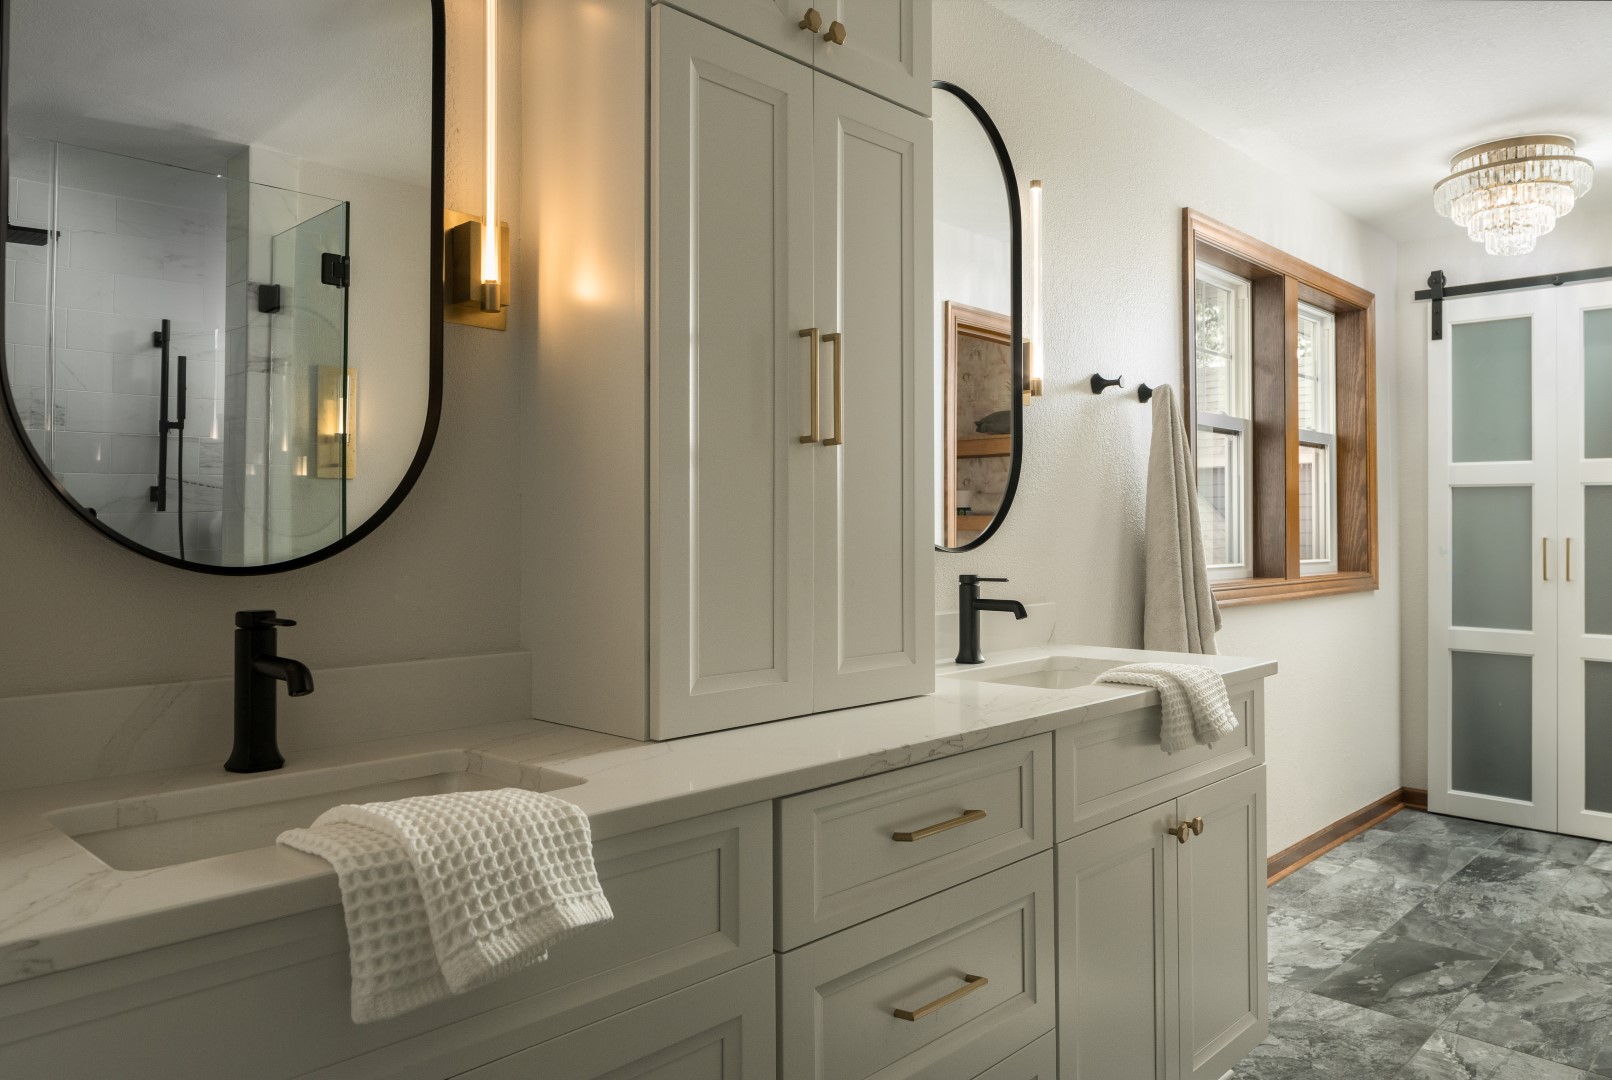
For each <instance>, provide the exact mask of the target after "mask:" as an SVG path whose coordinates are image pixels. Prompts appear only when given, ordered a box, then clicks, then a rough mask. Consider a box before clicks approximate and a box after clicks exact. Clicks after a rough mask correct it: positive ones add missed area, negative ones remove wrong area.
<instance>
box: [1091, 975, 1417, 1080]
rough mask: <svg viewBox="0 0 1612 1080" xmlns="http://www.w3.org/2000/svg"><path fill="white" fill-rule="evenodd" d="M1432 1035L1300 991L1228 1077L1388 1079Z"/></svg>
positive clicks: (1241, 1079)
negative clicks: (1296, 997) (1265, 1035)
mask: <svg viewBox="0 0 1612 1080" xmlns="http://www.w3.org/2000/svg"><path fill="white" fill-rule="evenodd" d="M1432 1033H1433V1031H1432V1028H1430V1027H1429V1026H1428V1025H1426V1024H1416V1023H1412V1022H1410V1021H1408V1020H1401V1019H1399V1018H1398V1017H1395V1016H1388V1015H1385V1014H1383V1013H1378V1012H1372V1011H1371V1010H1369V1009H1361V1008H1358V1007H1356V1006H1354V1005H1350V1004H1349V1003H1347V1002H1344V1001H1334V1000H1332V999H1331V998H1324V997H1318V996H1316V995H1314V994H1301V995H1300V996H1299V998H1298V999H1297V1000H1295V1001H1294V1002H1293V1003H1292V1004H1290V1005H1288V1006H1287V1007H1286V1008H1285V1009H1283V1010H1282V1012H1281V1015H1279V1016H1277V1017H1275V1018H1274V1019H1273V1020H1272V1021H1271V1033H1270V1037H1269V1038H1267V1039H1266V1040H1265V1041H1264V1042H1263V1043H1261V1044H1260V1045H1259V1046H1257V1047H1255V1048H1254V1051H1253V1053H1251V1054H1249V1055H1248V1057H1246V1058H1244V1059H1243V1061H1242V1062H1241V1063H1240V1064H1239V1065H1238V1066H1237V1067H1236V1068H1235V1069H1234V1070H1232V1075H1233V1076H1234V1077H1237V1080H1299V1078H1301V1077H1302V1078H1306V1080H1375V1078H1378V1077H1392V1076H1394V1075H1396V1074H1397V1073H1398V1072H1399V1070H1400V1069H1401V1068H1403V1067H1404V1065H1405V1064H1406V1063H1407V1062H1409V1061H1410V1059H1411V1058H1412V1057H1414V1056H1415V1054H1416V1052H1417V1050H1419V1049H1420V1048H1421V1046H1422V1044H1423V1043H1425V1042H1426V1041H1427V1039H1428V1037H1429V1036H1430V1035H1431V1034H1432ZM1115 1080H1118V1078H1115Z"/></svg>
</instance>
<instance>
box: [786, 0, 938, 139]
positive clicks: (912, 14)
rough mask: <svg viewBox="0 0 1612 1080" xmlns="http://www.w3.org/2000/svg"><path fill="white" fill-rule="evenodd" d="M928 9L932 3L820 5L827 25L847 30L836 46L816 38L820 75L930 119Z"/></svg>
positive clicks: (835, 0) (834, 1) (833, 0)
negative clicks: (826, 75) (875, 95)
mask: <svg viewBox="0 0 1612 1080" xmlns="http://www.w3.org/2000/svg"><path fill="white" fill-rule="evenodd" d="M929 5H930V0H819V2H818V4H817V8H818V10H819V11H821V12H822V13H823V19H824V21H825V22H834V21H838V22H839V23H841V24H843V25H844V27H845V42H844V43H843V44H840V45H836V44H834V43H833V42H832V41H828V40H826V39H825V38H824V37H823V36H822V35H821V34H819V35H816V39H817V45H816V49H817V53H816V56H815V57H814V59H813V61H812V62H813V63H814V64H816V65H817V69H818V70H819V71H826V72H828V73H829V74H830V75H833V76H834V77H835V78H839V79H844V80H845V81H846V82H848V83H850V84H851V85H853V86H860V87H862V88H863V89H865V90H871V91H873V92H874V93H875V94H878V95H879V96H880V97H886V98H889V99H890V100H891V101H895V102H899V103H900V104H902V105H905V106H906V107H907V108H909V109H913V110H915V111H917V112H920V113H922V114H923V115H925V116H928V115H929V112H930V107H929V90H930V87H929V55H930V45H929ZM825 29H826V28H825Z"/></svg>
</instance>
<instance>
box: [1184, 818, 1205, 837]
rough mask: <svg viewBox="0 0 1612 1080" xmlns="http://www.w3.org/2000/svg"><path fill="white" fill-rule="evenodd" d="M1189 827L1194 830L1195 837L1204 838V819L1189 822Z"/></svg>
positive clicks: (1194, 819)
mask: <svg viewBox="0 0 1612 1080" xmlns="http://www.w3.org/2000/svg"><path fill="white" fill-rule="evenodd" d="M1187 825H1188V826H1189V827H1190V828H1191V829H1192V835H1193V836H1202V835H1203V818H1202V817H1195V818H1193V819H1192V820H1191V821H1189V822H1187Z"/></svg>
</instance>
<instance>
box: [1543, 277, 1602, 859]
mask: <svg viewBox="0 0 1612 1080" xmlns="http://www.w3.org/2000/svg"><path fill="white" fill-rule="evenodd" d="M1556 337H1557V345H1558V349H1559V354H1558V355H1559V357H1560V365H1559V367H1560V384H1561V394H1560V399H1559V400H1560V402H1561V405H1560V408H1559V410H1558V414H1557V430H1558V434H1559V443H1558V447H1559V448H1558V450H1557V461H1558V466H1557V468H1558V473H1559V477H1560V479H1559V483H1558V486H1557V505H1558V516H1559V517H1560V519H1561V532H1562V549H1563V550H1562V580H1561V583H1560V589H1559V593H1558V595H1559V596H1560V609H1561V610H1560V619H1559V623H1558V626H1559V629H1558V631H1557V649H1558V651H1559V653H1560V664H1559V667H1560V685H1561V697H1560V700H1559V701H1558V702H1557V709H1558V715H1559V717H1560V721H1559V725H1558V740H1559V748H1558V760H1559V763H1560V765H1559V771H1558V776H1557V784H1558V788H1559V793H1558V800H1557V801H1558V810H1557V814H1558V821H1557V826H1556V828H1557V830H1558V831H1559V832H1564V833H1574V834H1576V835H1579V836H1594V837H1598V838H1600V839H1602V840H1612V282H1596V283H1594V284H1585V285H1577V286H1573V287H1571V288H1570V289H1562V290H1561V295H1560V297H1559V300H1558V310H1557V334H1556Z"/></svg>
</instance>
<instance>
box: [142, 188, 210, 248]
mask: <svg viewBox="0 0 1612 1080" xmlns="http://www.w3.org/2000/svg"><path fill="white" fill-rule="evenodd" d="M116 222H117V225H116V229H115V231H116V232H120V233H123V234H125V235H127V236H143V237H145V238H146V239H148V240H161V241H163V242H164V243H168V244H186V245H202V244H205V243H206V242H207V239H208V235H209V233H208V226H209V225H211V226H213V227H214V228H215V229H218V228H222V224H223V218H222V215H220V214H218V213H209V212H207V211H204V210H200V209H197V208H195V207H189V206H165V205H163V204H161V203H154V202H148V201H145V200H143V199H118V200H117V209H116ZM218 236H219V237H220V239H221V238H222V234H221V233H219V234H218Z"/></svg>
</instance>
